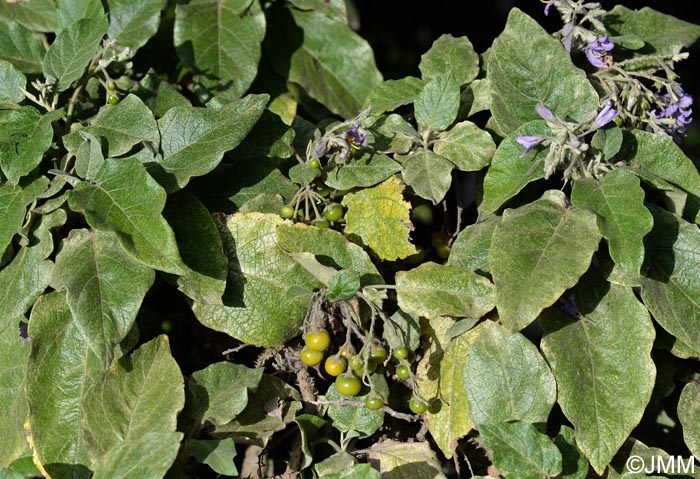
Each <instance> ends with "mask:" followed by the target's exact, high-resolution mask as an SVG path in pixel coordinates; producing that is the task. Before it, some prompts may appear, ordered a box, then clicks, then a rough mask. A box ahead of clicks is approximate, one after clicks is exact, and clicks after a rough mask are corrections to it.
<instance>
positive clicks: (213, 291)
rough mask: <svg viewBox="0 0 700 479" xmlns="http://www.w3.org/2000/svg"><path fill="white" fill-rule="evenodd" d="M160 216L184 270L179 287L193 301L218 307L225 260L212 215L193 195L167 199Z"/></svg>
mask: <svg viewBox="0 0 700 479" xmlns="http://www.w3.org/2000/svg"><path fill="white" fill-rule="evenodd" d="M163 214H164V216H165V218H166V219H167V220H168V221H169V223H170V226H171V227H172V228H173V232H174V233H175V239H176V241H177V243H178V249H179V250H180V255H181V256H182V261H183V262H184V264H185V267H186V272H185V274H184V275H182V276H180V277H179V278H178V279H177V286H178V288H179V289H180V290H181V291H182V292H183V293H185V294H186V295H187V297H189V298H190V299H193V300H195V301H201V302H205V303H212V304H221V296H223V294H224V291H225V289H226V276H227V273H228V259H227V258H226V255H225V254H224V246H223V243H222V240H221V235H220V234H219V231H218V229H217V227H216V223H215V222H214V220H213V218H212V216H211V213H209V211H208V210H207V209H206V207H205V206H204V205H203V204H202V203H200V202H199V200H198V199H197V198H196V197H195V196H193V195H191V194H189V193H182V194H179V195H175V196H171V197H170V198H168V202H167V203H166V205H165V210H164V211H163Z"/></svg>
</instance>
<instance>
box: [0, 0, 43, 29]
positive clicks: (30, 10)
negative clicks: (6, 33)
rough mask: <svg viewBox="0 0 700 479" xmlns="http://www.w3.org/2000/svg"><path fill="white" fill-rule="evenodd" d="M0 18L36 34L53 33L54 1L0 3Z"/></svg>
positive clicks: (38, 0)
mask: <svg viewBox="0 0 700 479" xmlns="http://www.w3.org/2000/svg"><path fill="white" fill-rule="evenodd" d="M0 18H2V19H3V20H5V21H6V22H8V23H15V22H16V23H18V24H19V25H22V26H23V27H25V28H27V29H29V30H34V31H37V32H53V31H54V28H55V27H56V6H55V0H32V1H30V2H0Z"/></svg>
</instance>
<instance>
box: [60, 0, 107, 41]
mask: <svg viewBox="0 0 700 479" xmlns="http://www.w3.org/2000/svg"><path fill="white" fill-rule="evenodd" d="M104 15H105V10H104V8H102V3H101V2H100V0H62V1H58V2H56V34H59V33H61V32H62V31H63V30H65V29H66V28H68V27H69V26H70V25H72V24H73V23H75V22H76V21H78V20H81V19H83V18H89V19H91V20H100V19H101V18H102V17H104Z"/></svg>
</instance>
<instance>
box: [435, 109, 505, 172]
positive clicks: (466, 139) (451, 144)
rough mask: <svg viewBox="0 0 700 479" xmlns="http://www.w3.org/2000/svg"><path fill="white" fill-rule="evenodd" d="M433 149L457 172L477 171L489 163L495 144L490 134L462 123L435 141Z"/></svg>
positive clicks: (465, 122)
mask: <svg viewBox="0 0 700 479" xmlns="http://www.w3.org/2000/svg"><path fill="white" fill-rule="evenodd" d="M433 149H434V151H435V153H437V154H438V155H440V156H443V157H445V158H447V159H448V160H450V161H451V162H452V163H454V165H455V166H456V167H457V169H458V170H461V171H478V170H480V169H482V168H483V167H485V166H488V165H489V163H491V158H492V157H493V155H494V153H495V152H496V144H495V143H494V142H493V138H491V135H490V134H488V133H487V132H485V131H484V130H482V129H481V128H479V127H478V126H476V125H475V124H474V123H472V122H470V121H463V122H461V123H457V124H456V125H455V126H453V127H452V128H451V129H450V130H449V131H448V132H447V133H445V135H443V136H442V137H441V138H440V139H439V140H438V141H436V142H435V146H434V147H433Z"/></svg>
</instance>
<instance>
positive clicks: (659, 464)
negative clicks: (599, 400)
mask: <svg viewBox="0 0 700 479" xmlns="http://www.w3.org/2000/svg"><path fill="white" fill-rule="evenodd" d="M632 457H636V458H637V459H635V460H633V461H632V462H628V461H630V458H632ZM629 466H634V467H639V466H642V467H643V468H644V469H646V470H648V471H650V473H652V474H654V475H653V476H648V475H647V474H646V471H639V472H632V471H630V467H629ZM694 468H695V466H694V462H693V458H692V457H689V458H683V457H682V456H679V455H676V456H671V455H670V454H668V453H667V452H666V451H664V450H663V449H660V448H658V447H649V446H647V445H646V444H644V443H643V442H641V441H639V440H637V439H635V438H633V437H630V438H628V439H627V440H626V441H625V443H624V444H623V445H622V448H621V449H620V451H618V453H617V454H615V457H614V458H613V460H612V462H611V463H610V465H609V466H608V469H607V472H606V476H605V477H606V479H637V478H642V477H654V478H658V479H661V478H667V477H672V478H678V479H688V478H690V477H692V478H697V477H698V476H697V473H696V472H694ZM662 473H663V474H664V475H663V476H659V475H656V474H662ZM684 473H687V474H684ZM666 474H669V475H668V476H667V475H666Z"/></svg>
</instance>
